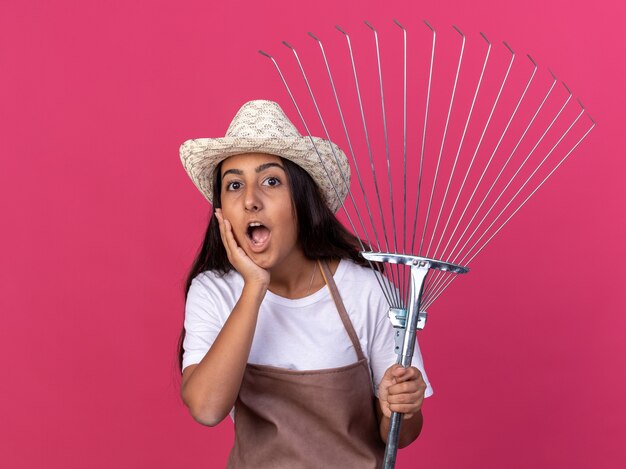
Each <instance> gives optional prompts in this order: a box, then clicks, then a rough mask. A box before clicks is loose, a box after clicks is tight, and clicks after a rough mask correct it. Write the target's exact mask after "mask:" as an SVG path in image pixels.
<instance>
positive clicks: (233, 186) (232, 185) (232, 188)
mask: <svg viewBox="0 0 626 469" xmlns="http://www.w3.org/2000/svg"><path fill="white" fill-rule="evenodd" d="M238 189H241V183H240V182H239V181H232V182H229V183H228V184H226V190H227V191H236V190H238Z"/></svg>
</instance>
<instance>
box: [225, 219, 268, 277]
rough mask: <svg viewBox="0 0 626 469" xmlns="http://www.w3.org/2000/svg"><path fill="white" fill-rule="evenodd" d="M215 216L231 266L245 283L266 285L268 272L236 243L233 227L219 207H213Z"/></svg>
mask: <svg viewBox="0 0 626 469" xmlns="http://www.w3.org/2000/svg"><path fill="white" fill-rule="evenodd" d="M215 218H217V221H218V224H219V227H220V236H221V237H222V243H223V244H224V248H225V249H226V255H227V256H228V260H229V261H230V263H231V264H232V265H233V267H234V268H235V269H236V270H237V272H239V273H240V274H241V276H242V277H243V279H244V281H245V282H246V283H249V282H254V283H258V284H260V285H262V286H264V287H267V285H268V284H269V281H270V274H269V272H268V271H267V270H265V269H263V268H261V267H259V266H258V265H256V264H255V263H254V261H253V260H252V259H250V258H249V257H248V255H247V254H246V252H245V251H244V250H243V249H242V248H241V246H239V244H237V240H236V239H235V235H234V234H233V227H232V225H231V224H230V222H229V221H228V220H227V219H225V218H224V216H223V214H222V210H221V209H219V208H217V209H215Z"/></svg>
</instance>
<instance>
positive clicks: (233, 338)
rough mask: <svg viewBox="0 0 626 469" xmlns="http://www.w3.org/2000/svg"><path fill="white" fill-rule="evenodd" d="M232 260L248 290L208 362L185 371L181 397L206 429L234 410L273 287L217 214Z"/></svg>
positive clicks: (211, 349)
mask: <svg viewBox="0 0 626 469" xmlns="http://www.w3.org/2000/svg"><path fill="white" fill-rule="evenodd" d="M216 216H217V219H218V221H219V224H220V233H221V235H222V241H223V242H224V245H225V247H226V252H227V254H228V259H229V260H230V262H231V263H232V264H233V266H234V267H235V268H236V269H237V271H238V272H239V273H241V274H242V276H243V278H244V282H245V283H244V287H243V291H242V293H241V297H240V298H239V301H238V302H237V304H236V305H235V308H234V309H233V311H232V312H231V314H230V316H229V318H228V320H227V321H226V323H225V324H224V327H223V328H222V330H221V331H220V333H219V334H218V336H217V338H216V339H215V342H214V343H213V344H212V346H211V348H210V349H209V351H208V352H207V353H206V355H205V356H204V358H203V359H202V361H201V362H200V363H198V364H197V365H190V366H188V367H186V368H185V370H184V371H183V375H182V384H181V396H182V399H183V402H184V403H185V405H186V406H187V407H188V408H189V411H190V412H191V415H192V416H193V417H194V419H196V420H197V421H198V422H200V423H202V424H204V425H210V426H214V425H217V424H218V423H219V422H221V421H222V420H223V419H224V417H226V415H228V412H229V411H230V410H231V409H232V407H233V405H234V404H235V401H236V399H237V395H238V394H239V388H240V387H241V381H242V379H243V373H244V371H245V367H246V364H247V361H248V356H249V354H250V348H251V346H252V339H253V337H254V331H255V328H256V321H257V317H258V313H259V307H260V305H261V302H262V301H263V298H264V297H265V293H266V292H267V286H268V284H269V273H268V272H267V271H266V270H264V269H261V268H260V267H258V266H257V265H256V264H254V263H253V262H252V261H251V260H250V259H249V258H248V257H247V256H246V254H245V253H244V251H243V250H242V249H241V248H240V247H239V246H238V245H237V243H236V241H235V238H234V236H233V234H232V230H231V227H230V223H229V222H228V221H227V220H223V219H222V217H221V214H220V213H219V211H218V212H216Z"/></svg>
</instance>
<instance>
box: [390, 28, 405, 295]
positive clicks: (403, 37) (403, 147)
mask: <svg viewBox="0 0 626 469" xmlns="http://www.w3.org/2000/svg"><path fill="white" fill-rule="evenodd" d="M393 22H394V23H395V24H396V25H397V26H398V27H399V28H400V29H401V30H402V39H403V41H402V42H403V48H402V64H403V69H402V137H403V146H402V156H403V163H404V185H403V186H402V187H403V201H404V205H403V213H404V217H403V220H402V232H403V235H402V254H406V234H407V232H406V205H407V204H406V150H407V130H406V97H407V92H406V50H407V43H406V29H405V28H404V26H402V25H401V24H400V22H399V21H398V20H393ZM407 285H408V282H407V269H406V268H403V269H402V279H401V281H400V296H401V297H402V298H403V299H404V304H405V305H407V304H408V302H409V289H408V288H407Z"/></svg>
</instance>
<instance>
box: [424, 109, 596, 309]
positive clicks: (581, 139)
mask: <svg viewBox="0 0 626 469" xmlns="http://www.w3.org/2000/svg"><path fill="white" fill-rule="evenodd" d="M578 102H579V104H580V105H581V107H582V103H581V102H580V101H578ZM583 110H584V107H583ZM587 116H588V117H589V119H590V120H591V123H592V125H591V127H589V129H587V131H586V132H585V133H584V134H583V136H582V137H581V138H580V139H579V140H578V141H577V142H576V143H575V144H574V146H572V148H571V149H570V150H569V151H568V152H567V154H566V155H565V156H564V157H563V158H562V159H561V161H560V162H559V163H558V164H557V165H556V166H555V167H554V168H553V169H552V171H550V173H549V174H548V175H547V176H546V177H545V178H544V179H543V180H542V181H541V182H540V183H539V184H538V185H537V187H536V188H535V189H534V190H533V191H532V192H531V194H530V195H529V196H528V197H526V199H524V201H523V202H522V203H521V204H520V205H519V206H518V207H517V209H515V211H514V212H513V213H512V214H511V215H510V216H509V217H508V218H507V219H506V220H505V221H504V223H502V225H501V226H500V227H499V228H498V229H497V230H496V231H495V232H494V233H493V235H492V236H491V237H490V238H489V239H488V240H487V241H486V242H485V243H484V244H483V245H482V246H481V247H480V249H478V250H477V251H476V253H475V254H474V255H473V256H472V257H471V258H470V259H469V261H468V262H466V263H465V265H469V264H470V263H471V262H472V261H473V260H474V258H475V257H476V256H477V255H478V254H479V253H480V252H481V251H482V250H483V249H484V248H485V246H486V245H487V243H489V241H491V240H492V239H493V237H494V236H496V235H497V234H498V233H499V231H500V230H501V229H502V228H503V227H504V225H506V224H507V223H508V221H509V220H510V219H511V218H513V216H514V215H515V214H516V213H517V212H518V211H519V210H520V209H521V208H522V206H523V205H524V204H525V203H526V202H527V201H528V199H530V198H531V197H532V196H533V195H534V194H535V192H537V191H538V190H539V188H540V187H541V186H542V185H543V184H544V183H545V182H546V181H547V180H548V178H550V177H551V176H552V174H553V173H554V172H555V171H556V170H557V169H558V168H559V167H560V166H561V164H563V162H564V161H565V160H566V159H567V158H568V157H569V155H570V154H571V153H572V152H573V151H574V150H576V148H578V146H579V145H580V144H581V143H582V141H583V140H584V139H585V138H586V137H587V135H589V132H591V131H592V130H593V128H594V127H595V126H596V122H595V121H594V120H593V118H592V117H591V116H590V115H589V114H587ZM579 117H580V115H579ZM579 117H577V118H576V120H578V118H579ZM572 125H573V124H572ZM456 277H457V276H456V275H454V276H452V278H451V279H450V281H449V282H447V283H446V284H444V285H443V287H442V288H440V289H439V291H438V292H436V294H435V295H434V296H432V297H431V298H430V299H429V300H428V301H427V304H426V306H425V307H424V309H426V308H428V307H429V306H430V305H431V304H433V302H434V301H435V300H436V299H437V298H438V297H439V296H440V295H441V294H442V293H443V292H444V291H445V290H446V288H448V287H449V286H450V284H451V283H452V282H453V281H454V279H455V278H456Z"/></svg>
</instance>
